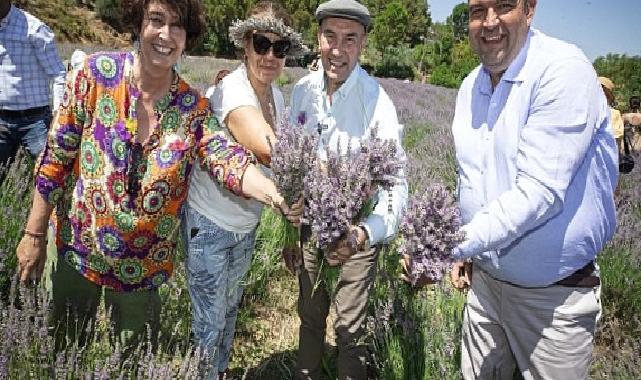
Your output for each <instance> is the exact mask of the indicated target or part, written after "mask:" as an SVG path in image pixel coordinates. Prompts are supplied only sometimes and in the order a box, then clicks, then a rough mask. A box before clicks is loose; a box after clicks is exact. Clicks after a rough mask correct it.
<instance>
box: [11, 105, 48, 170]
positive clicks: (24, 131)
mask: <svg viewBox="0 0 641 380" xmlns="http://www.w3.org/2000/svg"><path fill="white" fill-rule="evenodd" d="M50 123H51V114H50V113H49V112H46V113H44V114H42V115H38V116H32V117H26V118H24V117H23V118H8V117H4V118H3V117H1V116H0V165H2V164H5V163H7V162H8V161H10V160H11V159H13V157H15V155H16V153H17V152H18V147H19V146H20V145H23V146H24V147H26V148H27V151H28V152H29V154H31V156H32V157H34V158H36V157H38V155H39V154H40V152H42V150H43V149H44V147H45V143H46V141H47V132H48V131H49V124H50Z"/></svg>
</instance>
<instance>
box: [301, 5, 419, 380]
mask: <svg viewBox="0 0 641 380" xmlns="http://www.w3.org/2000/svg"><path fill="white" fill-rule="evenodd" d="M316 19H317V21H318V23H319V28H318V44H319V48H320V53H321V61H322V66H323V70H319V71H316V72H313V73H311V74H309V75H307V76H306V77H304V78H303V79H301V80H300V82H298V83H297V84H296V86H295V87H294V90H293V92H292V98H291V102H290V104H291V108H290V112H291V114H290V118H291V121H292V124H295V123H296V122H299V123H300V122H301V121H303V122H304V124H303V125H304V127H305V128H308V129H309V130H311V131H314V132H315V133H318V134H319V146H318V150H317V152H318V155H319V157H320V158H321V159H323V158H324V154H325V152H326V151H327V150H331V151H337V150H340V151H341V152H346V151H347V149H349V148H351V149H353V150H355V149H359V147H360V146H361V144H362V143H363V142H364V141H365V140H366V139H368V138H369V136H370V133H371V129H372V128H373V127H374V126H377V133H378V137H380V138H382V139H391V140H393V141H395V142H396V143H397V151H398V154H399V158H400V159H401V160H405V153H404V151H403V148H402V147H401V136H402V126H401V125H400V124H399V123H398V119H397V116H396V109H395V107H394V104H392V101H391V100H390V98H389V97H388V95H387V94H386V93H385V91H384V90H383V88H381V86H380V85H379V84H378V82H377V81H376V80H375V79H374V78H372V77H370V76H369V75H368V74H367V73H366V72H365V71H364V70H363V69H362V68H361V66H360V65H359V64H358V58H359V56H360V53H361V51H362V49H363V48H364V47H365V44H366V41H367V30H368V28H369V25H370V14H369V11H368V10H367V8H366V7H364V6H363V5H362V4H360V3H358V2H356V1H353V0H331V1H328V2H325V3H323V4H321V5H320V6H319V7H318V9H317V11H316ZM374 199H376V200H378V201H377V203H376V206H375V207H374V210H373V212H372V213H371V214H370V215H369V216H367V217H365V218H363V219H362V220H359V221H355V222H354V225H353V226H351V229H350V234H356V236H357V240H358V244H357V246H358V248H357V249H355V250H354V249H352V248H349V246H350V245H349V244H346V243H345V242H343V241H342V242H339V243H338V244H337V248H336V249H335V251H334V252H331V253H329V254H328V255H327V256H326V259H325V260H326V261H327V263H328V264H329V265H340V277H339V280H338V284H337V288H336V293H335V295H334V296H335V300H336V302H335V303H336V312H337V313H336V314H337V316H336V322H335V329H336V343H337V346H338V378H339V379H363V380H364V379H366V378H367V374H366V367H367V349H366V346H365V345H364V344H363V337H364V333H365V320H366V315H367V300H368V297H369V294H370V289H371V287H372V284H373V282H374V276H375V271H376V259H377V256H378V253H379V248H378V246H379V245H380V244H381V243H384V242H386V241H389V240H391V239H393V238H394V235H395V233H396V227H397V224H398V221H399V218H400V215H401V212H402V210H403V209H404V208H405V204H406V201H407V183H406V180H405V177H404V174H401V175H400V176H399V178H398V179H397V184H396V186H394V187H392V188H391V189H390V190H389V191H387V190H384V189H378V191H377V192H376V195H375V197H374ZM302 235H303V236H305V233H303V234H302ZM304 240H305V239H304V238H303V241H304ZM318 257H319V256H318V251H317V250H315V249H314V248H313V247H312V246H311V244H304V248H303V267H302V268H301V271H300V274H299V284H300V287H299V289H300V293H299V299H298V314H299V316H300V319H301V327H300V334H299V350H298V363H297V369H296V378H297V379H318V378H319V377H320V370H321V358H322V356H323V348H324V345H325V328H326V318H327V315H328V313H329V308H330V303H331V302H330V296H329V295H328V293H327V291H326V290H325V287H323V286H317V287H315V284H316V283H317V281H316V279H317V276H318V272H319V266H320V263H319V259H318Z"/></svg>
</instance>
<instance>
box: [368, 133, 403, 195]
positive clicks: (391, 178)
mask: <svg viewBox="0 0 641 380" xmlns="http://www.w3.org/2000/svg"><path fill="white" fill-rule="evenodd" d="M361 150H362V151H364V152H366V153H367V155H368V159H369V174H370V176H371V181H372V187H375V186H381V187H382V188H384V189H385V190H390V189H391V188H392V187H393V186H394V185H396V183H397V181H396V178H397V177H398V175H399V174H400V173H401V171H402V170H403V169H404V166H405V165H404V162H403V161H402V160H401V159H400V158H399V157H398V151H397V146H396V141H394V140H384V139H381V138H380V137H378V125H377V126H375V127H374V128H372V130H371V132H370V137H369V140H368V141H367V144H364V145H363V146H362V147H361Z"/></svg>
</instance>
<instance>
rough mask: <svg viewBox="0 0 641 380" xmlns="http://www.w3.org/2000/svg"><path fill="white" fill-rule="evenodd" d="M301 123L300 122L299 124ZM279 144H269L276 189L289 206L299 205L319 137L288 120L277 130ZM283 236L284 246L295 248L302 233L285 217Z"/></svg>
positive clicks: (282, 243) (282, 244) (277, 142)
mask: <svg viewBox="0 0 641 380" xmlns="http://www.w3.org/2000/svg"><path fill="white" fill-rule="evenodd" d="M299 124H302V123H300V121H299ZM275 135H276V141H274V142H271V141H269V145H270V148H271V170H272V178H273V180H274V184H275V185H276V188H277V189H278V191H279V192H280V194H282V196H283V198H285V202H286V203H287V204H288V205H292V204H293V203H295V202H297V201H298V200H299V199H300V198H301V197H302V196H303V191H304V189H305V178H306V176H307V173H308V172H309V170H310V168H311V167H312V165H313V163H314V162H315V161H316V144H317V141H318V140H317V139H318V138H317V136H316V135H315V134H312V133H309V132H308V131H307V130H306V129H305V128H303V126H302V125H292V124H291V123H290V122H289V121H288V120H287V118H283V121H282V122H281V123H280V124H279V125H278V128H277V129H276V131H275ZM281 225H282V227H281V228H278V230H279V231H282V235H281V236H279V237H278V240H279V245H280V246H282V247H291V246H294V245H295V244H296V243H297V242H298V240H299V233H298V230H297V229H296V228H294V226H292V225H291V224H290V223H289V222H288V221H287V220H285V218H284V217H283V218H281Z"/></svg>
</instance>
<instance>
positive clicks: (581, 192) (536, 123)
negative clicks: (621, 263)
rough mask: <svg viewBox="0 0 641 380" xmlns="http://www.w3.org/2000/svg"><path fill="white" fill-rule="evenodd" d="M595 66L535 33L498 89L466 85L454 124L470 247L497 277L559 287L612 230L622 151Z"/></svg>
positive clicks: (485, 77) (485, 79) (474, 81)
mask: <svg viewBox="0 0 641 380" xmlns="http://www.w3.org/2000/svg"><path fill="white" fill-rule="evenodd" d="M609 124H610V111H609V108H608V105H607V102H606V100H605V96H604V95H603V91H602V90H601V86H600V85H599V82H598V81H597V76H596V73H595V71H594V69H593V68H592V65H591V63H590V61H589V60H588V59H587V58H586V57H585V55H584V54H583V53H582V52H581V51H580V50H579V49H578V48H577V47H575V46H574V45H570V44H567V43H565V42H562V41H559V40H557V39H554V38H551V37H548V36H546V35H544V34H543V33H541V32H539V31H537V30H533V29H532V30H531V31H530V33H529V36H528V39H527V41H526V43H525V45H524V47H523V49H522V50H521V52H520V54H519V55H518V56H517V58H516V59H515V60H514V62H512V64H511V65H510V67H509V68H508V69H507V71H506V72H505V74H503V77H502V78H501V81H500V82H499V83H498V85H497V86H496V88H495V89H494V90H492V84H491V81H490V76H489V74H488V72H487V71H486V70H485V69H483V68H482V67H478V68H477V69H476V70H474V71H473V72H472V73H471V74H470V75H469V76H468V77H467V78H466V79H465V81H464V82H463V84H462V86H461V88H460V90H459V94H458V98H457V101H456V112H455V116H454V121H453V125H452V131H453V135H454V142H455V146H456V158H457V161H458V168H459V173H458V182H459V183H458V191H459V201H460V208H461V216H462V222H463V224H464V227H463V230H464V231H465V233H466V240H465V241H464V242H463V243H462V244H461V245H459V246H458V247H457V248H456V249H455V250H454V252H453V253H454V255H455V257H456V258H458V259H465V258H470V257H473V258H474V262H475V264H476V265H478V266H479V267H481V268H482V269H483V270H485V271H486V272H488V273H489V274H490V275H491V276H493V277H494V278H496V279H499V280H503V281H508V282H511V283H514V284H517V285H521V286H525V287H538V286H546V285H550V284H553V283H554V282H556V281H558V280H560V279H563V278H565V277H567V276H569V275H570V274H572V273H574V272H575V271H576V270H578V269H580V268H582V267H583V266H584V265H586V264H587V263H588V262H590V261H591V260H593V259H594V258H595V257H596V255H597V253H598V252H599V251H601V250H602V249H603V247H604V246H605V244H606V243H607V241H608V240H610V238H611V237H612V235H613V234H614V232H615V228H616V213H615V206H614V200H613V193H614V189H615V187H616V183H617V177H618V165H617V162H618V157H617V148H616V144H615V141H614V137H613V135H612V128H611V127H610V125H609Z"/></svg>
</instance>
